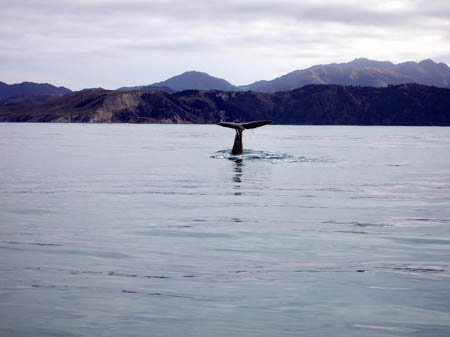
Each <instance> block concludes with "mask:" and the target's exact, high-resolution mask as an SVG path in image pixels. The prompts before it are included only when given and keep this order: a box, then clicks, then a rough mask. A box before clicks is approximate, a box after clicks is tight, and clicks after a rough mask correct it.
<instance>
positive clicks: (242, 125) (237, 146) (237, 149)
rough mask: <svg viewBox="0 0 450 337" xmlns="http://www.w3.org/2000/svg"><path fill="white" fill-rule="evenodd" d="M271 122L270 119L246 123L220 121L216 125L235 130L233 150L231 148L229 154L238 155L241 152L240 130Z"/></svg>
mask: <svg viewBox="0 0 450 337" xmlns="http://www.w3.org/2000/svg"><path fill="white" fill-rule="evenodd" d="M271 123H272V121H253V122H248V123H232V122H220V123H218V124H217V125H220V126H223V127H225V128H232V129H235V130H236V136H235V137H234V144H233V150H231V154H232V155H239V154H242V152H243V147H242V132H243V131H244V130H246V129H254V128H258V127H260V126H264V125H267V124H271Z"/></svg>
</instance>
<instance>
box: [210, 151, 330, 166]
mask: <svg viewBox="0 0 450 337" xmlns="http://www.w3.org/2000/svg"><path fill="white" fill-rule="evenodd" d="M211 158H214V159H228V160H232V161H240V160H264V161H270V162H272V163H298V162H314V161H318V159H313V158H307V157H304V156H299V157H296V156H293V155H291V154H287V153H276V152H272V151H259V150H250V149H248V150H244V153H243V154H241V155H233V154H231V150H220V151H217V152H215V153H213V154H212V155H211ZM320 161H323V158H322V159H321V160H320Z"/></svg>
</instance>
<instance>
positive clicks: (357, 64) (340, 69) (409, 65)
mask: <svg viewBox="0 0 450 337" xmlns="http://www.w3.org/2000/svg"><path fill="white" fill-rule="evenodd" d="M402 83H420V84H425V85H432V86H436V87H443V88H450V68H449V67H448V66H447V65H446V64H445V63H435V62H433V61H432V60H430V59H428V60H424V61H421V62H419V63H417V62H404V63H399V64H394V63H392V62H388V61H386V62H381V61H373V60H369V59H366V58H358V59H355V60H353V61H351V62H348V63H331V64H327V65H316V66H313V67H311V68H308V69H303V70H295V71H293V72H290V73H288V74H286V75H284V76H281V77H278V78H276V79H274V80H271V81H258V82H255V83H252V84H249V85H243V86H240V87H239V89H241V90H253V91H261V92H277V91H286V90H292V89H296V88H300V87H303V86H304V85H307V84H340V85H355V86H358V85H359V86H372V87H386V86H388V85H389V84H394V85H395V84H402Z"/></svg>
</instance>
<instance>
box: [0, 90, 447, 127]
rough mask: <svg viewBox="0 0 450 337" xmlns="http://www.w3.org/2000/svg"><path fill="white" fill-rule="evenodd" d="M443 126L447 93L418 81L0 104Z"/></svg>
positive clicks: (90, 118)
mask: <svg viewBox="0 0 450 337" xmlns="http://www.w3.org/2000/svg"><path fill="white" fill-rule="evenodd" d="M257 119H270V120H272V121H273V122H274V123H275V124H341V125H440V126H450V89H446V88H436V87H432V86H424V85H419V84H402V85H395V86H388V87H384V88H375V87H357V86H341V85H307V86H304V87H302V88H299V89H295V90H291V91H284V92H276V93H262V92H254V91H241V92H231V91H215V90H212V91H203V90H186V91H180V92H176V93H173V94H169V93H167V92H164V91H161V90H136V91H108V90H92V91H81V92H74V93H70V94H67V95H64V96H61V97H59V98H56V99H54V100H52V101H49V102H44V103H38V104H28V105H20V104H18V105H17V106H9V107H1V106H0V121H3V122H86V123H88V122H89V123H203V124H204V123H217V122H219V121H222V120H225V121H235V122H240V121H249V120H257Z"/></svg>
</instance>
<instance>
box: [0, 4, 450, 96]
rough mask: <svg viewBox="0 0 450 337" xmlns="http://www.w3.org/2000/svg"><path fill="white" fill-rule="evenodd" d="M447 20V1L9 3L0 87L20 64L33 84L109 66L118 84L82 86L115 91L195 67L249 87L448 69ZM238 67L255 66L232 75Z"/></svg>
mask: <svg viewBox="0 0 450 337" xmlns="http://www.w3.org/2000/svg"><path fill="white" fill-rule="evenodd" d="M449 17H450V2H448V1H442V0H435V1H425V0H392V1H383V2H379V1H375V0H368V1H365V2H360V1H356V0H347V1H344V0H330V1H312V0H309V1H308V0H305V1H301V2H300V1H297V0H281V1H268V0H258V1H257V0H241V1H238V0H222V1H218V0H210V1H192V2H186V1H180V0H164V1H163V0H152V1H144V0H141V1H139V0H130V1H125V0H79V1H67V0H46V1H38V0H14V1H12V0H3V1H2V10H1V12H0V59H1V60H2V62H3V63H5V64H6V66H4V67H2V68H1V70H0V80H2V78H11V79H13V78H15V77H18V76H19V74H20V76H23V74H24V71H19V70H17V71H16V72H12V71H8V66H7V65H8V64H17V63H18V62H22V63H24V64H33V65H36V68H35V69H33V76H42V77H43V78H44V77H45V76H46V74H48V73H49V72H53V73H52V74H51V75H52V76H51V77H53V78H61V80H64V79H65V74H64V68H65V67H64V66H63V65H64V64H66V65H67V64H70V65H71V66H72V68H74V69H79V70H80V71H81V70H82V69H84V68H83V67H85V68H86V67H89V68H90V69H92V71H93V72H94V73H96V76H95V77H96V79H97V80H100V81H101V78H102V73H101V71H103V69H104V68H105V67H108V69H109V71H110V72H111V71H112V72H115V71H117V76H115V77H114V76H109V77H108V80H105V84H103V83H86V85H85V86H97V85H103V86H108V83H111V84H110V86H112V87H114V86H121V85H122V84H126V83H124V82H126V81H130V79H128V78H127V74H128V73H129V74H133V75H132V76H133V78H132V79H131V80H132V81H136V82H137V83H138V84H142V83H151V82H153V81H157V80H162V79H164V77H161V76H165V74H167V73H169V74H170V75H175V74H176V71H179V70H182V69H192V68H193V67H194V66H197V65H199V66H200V67H203V69H198V70H203V71H209V72H212V74H213V75H219V74H216V73H215V71H216V69H217V70H218V71H222V73H223V74H224V75H225V77H226V78H227V79H228V80H230V81H232V82H241V83H242V82H243V81H246V80H247V79H249V78H252V79H255V80H256V79H260V78H261V77H260V76H269V78H270V76H279V75H281V74H280V73H279V71H280V69H286V68H291V69H290V70H294V69H296V68H301V67H305V66H310V65H313V64H315V63H319V62H322V63H326V62H335V61H336V62H341V61H348V60H350V59H352V58H354V57H359V56H366V57H371V58H381V59H390V60H392V61H394V62H395V61H404V60H406V59H420V58H422V57H423V58H425V57H434V56H439V57H441V59H439V60H438V61H446V62H448V61H450V59H449V58H448V50H447V49H448V48H446V47H445V45H444V43H442V42H448V40H449V37H448V33H447V32H448V31H449V28H450V27H449V20H448V18H449ZM439 41H440V43H441V44H442V45H439ZM427 53H428V54H427ZM405 55H407V56H405ZM408 55H409V57H408ZM446 55H447V56H446ZM400 58H406V59H400ZM121 62H126V67H125V66H124V67H122V66H121V64H122V63H121ZM236 62H239V63H242V64H245V63H248V64H249V65H248V66H245V65H243V66H242V67H241V68H239V69H240V70H239V71H233V69H235V68H238V67H236V65H234V66H233V63H235V64H236ZM278 63H282V66H281V65H280V64H278ZM149 64H151V65H152V66H151V68H150V66H149ZM108 65H109V66H108ZM116 69H120V71H119V70H116ZM140 69H141V70H142V69H146V71H140ZM161 69H164V71H163V70H161ZM172 69H173V70H172ZM127 70H128V73H127ZM78 72H79V71H73V72H72V73H71V76H77V73H78ZM15 74H17V75H15ZM39 74H40V75H39ZM150 76H153V78H149V77H150ZM110 77H114V78H115V81H117V83H114V84H113V82H111V80H110ZM105 78H106V76H105ZM21 80H27V78H17V81H21ZM141 81H143V82H142V83H140V82H141ZM119 82H121V83H119ZM74 83H75V80H74ZM67 85H68V86H70V83H68V84H67Z"/></svg>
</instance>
